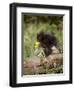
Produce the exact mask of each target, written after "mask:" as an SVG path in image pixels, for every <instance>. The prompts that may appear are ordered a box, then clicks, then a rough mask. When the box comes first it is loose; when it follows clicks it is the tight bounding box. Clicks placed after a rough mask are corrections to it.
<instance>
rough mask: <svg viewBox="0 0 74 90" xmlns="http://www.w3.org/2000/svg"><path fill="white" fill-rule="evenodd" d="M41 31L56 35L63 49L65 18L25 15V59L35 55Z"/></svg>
mask: <svg viewBox="0 0 74 90" xmlns="http://www.w3.org/2000/svg"><path fill="white" fill-rule="evenodd" d="M40 31H44V32H48V33H54V35H55V36H56V38H57V42H58V45H57V46H58V47H59V48H62V49H63V16H33V15H23V58H24V60H25V59H27V58H30V57H32V56H33V55H34V51H35V48H34V44H35V42H36V40H37V38H36V37H37V33H38V32H40Z"/></svg>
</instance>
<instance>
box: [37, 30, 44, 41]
mask: <svg viewBox="0 0 74 90" xmlns="http://www.w3.org/2000/svg"><path fill="white" fill-rule="evenodd" d="M43 39H44V32H43V31H41V32H39V33H38V34H37V40H38V41H39V42H40V41H42V40H43Z"/></svg>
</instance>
